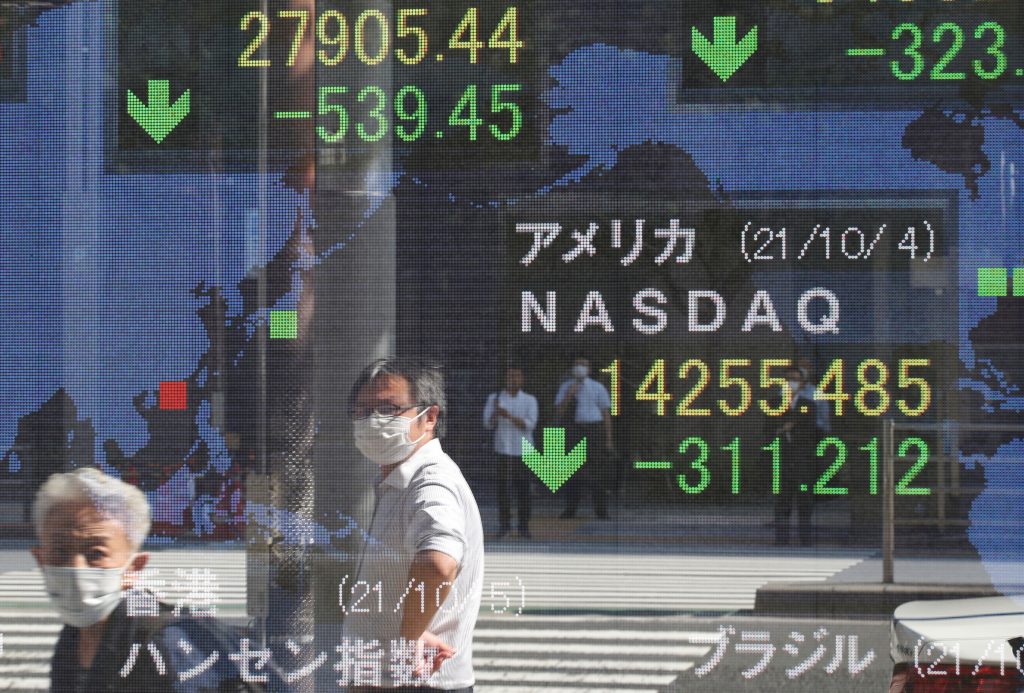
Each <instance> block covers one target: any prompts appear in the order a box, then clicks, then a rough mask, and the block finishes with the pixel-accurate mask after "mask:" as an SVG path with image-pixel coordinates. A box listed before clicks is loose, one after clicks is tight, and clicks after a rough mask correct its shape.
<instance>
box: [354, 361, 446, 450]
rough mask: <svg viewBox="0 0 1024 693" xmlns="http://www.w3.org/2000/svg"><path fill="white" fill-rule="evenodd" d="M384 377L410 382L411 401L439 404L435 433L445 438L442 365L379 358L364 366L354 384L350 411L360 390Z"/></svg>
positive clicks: (426, 404) (427, 404)
mask: <svg viewBox="0 0 1024 693" xmlns="http://www.w3.org/2000/svg"><path fill="white" fill-rule="evenodd" d="M385 376H398V377H400V378H404V379H405V381H406V382H407V383H409V395H410V396H411V397H412V402H410V404H412V403H416V404H423V405H425V406H429V405H437V408H438V410H439V411H438V414H437V425H436V426H435V427H434V435H435V436H436V437H438V438H441V437H443V436H444V432H445V420H446V417H445V414H446V413H447V411H448V399H447V398H446V397H445V394H444V374H443V373H442V372H441V366H440V365H439V364H436V363H430V362H426V361H420V360H418V359H409V358H397V357H391V358H383V359H377V360H376V361H374V362H373V363H371V364H370V365H368V366H367V367H366V368H364V369H363V371H362V373H360V374H359V377H358V378H356V381H355V383H353V384H352V389H351V390H350V391H349V395H348V408H349V410H351V409H352V408H353V407H354V406H355V403H356V397H358V395H359V391H360V390H362V389H363V388H364V387H366V386H367V385H369V384H370V383H372V382H373V381H374V380H376V379H377V378H382V377H385ZM422 410H423V407H421V408H420V411H422Z"/></svg>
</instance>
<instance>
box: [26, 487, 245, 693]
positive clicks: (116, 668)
mask: <svg viewBox="0 0 1024 693" xmlns="http://www.w3.org/2000/svg"><path fill="white" fill-rule="evenodd" d="M32 514H33V521H34V523H35V528H36V534H37V536H38V539H39V545H38V546H36V547H35V548H33V549H32V555H33V556H34V557H35V559H36V562H37V563H38V564H39V567H40V569H41V570H42V572H43V578H44V581H45V583H46V591H47V594H48V595H49V597H50V602H51V604H52V605H53V607H54V609H56V611H57V613H58V614H59V616H60V618H61V620H62V621H63V622H64V623H65V624H66V625H65V627H64V629H63V630H62V631H61V634H60V638H59V640H58V642H57V646H56V648H55V650H54V655H53V660H52V669H51V674H50V686H51V687H50V690H51V691H55V692H56V691H59V692H60V693H82V692H85V691H88V693H98V692H101V691H125V692H128V691H131V692H132V693H139V692H141V691H145V693H160V692H162V691H200V690H219V691H261V690H263V688H262V687H261V686H259V685H257V684H251V683H245V682H243V681H242V677H241V674H240V673H239V671H238V668H237V667H236V666H235V664H234V663H233V661H232V659H231V657H230V656H229V654H230V653H231V652H235V651H237V646H236V645H235V638H234V633H232V632H231V631H230V630H229V629H227V628H226V627H224V626H221V625H219V624H218V623H217V622H216V621H213V620H212V619H199V618H190V617H189V616H188V615H185V616H184V617H181V616H174V615H173V613H172V610H171V607H170V606H168V605H165V604H160V605H159V610H158V611H156V612H155V613H149V612H147V613H146V614H145V615H136V614H132V613H129V611H130V610H129V609H128V608H127V607H128V604H127V600H126V594H127V592H126V590H128V589H129V588H131V586H132V584H133V582H134V581H135V579H136V577H137V576H138V573H139V571H141V570H142V569H143V568H145V566H146V563H147V562H148V560H149V554H147V553H145V552H144V551H142V543H143V541H144V540H145V538H146V535H147V534H148V533H149V525H150V509H149V504H148V503H147V501H146V497H145V496H144V495H143V493H142V492H141V491H140V490H139V489H137V488H135V487H134V486H131V485H130V484H126V483H124V482H123V481H120V480H119V479H115V478H114V477H111V476H108V475H106V474H104V473H103V472H101V471H99V470H98V469H77V470H75V471H73V472H69V473H66V474H54V475H52V476H50V478H49V479H48V480H47V481H46V483H44V484H43V485H42V486H41V487H40V489H39V492H38V494H37V495H36V499H35V503H34V505H33V508H32ZM136 594H144V593H139V592H137V593H136ZM152 600H153V601H152V602H151V603H155V597H153V598H152ZM181 642H186V643H187V644H188V647H187V648H183V647H181V645H180V643H181ZM224 649H229V651H228V652H222V651H221V650H224ZM214 650H217V651H218V652H217V655H218V656H217V657H215V658H214V661H215V662H216V666H211V667H209V668H208V669H206V670H204V671H203V673H202V675H201V676H200V675H195V676H189V677H184V679H183V677H181V676H179V675H178V673H177V672H178V671H185V670H186V669H191V667H192V665H193V664H194V663H197V662H203V661H204V659H206V658H207V657H209V656H211V654H212V652H213V651H214ZM246 678H252V677H249V676H247V677H246Z"/></svg>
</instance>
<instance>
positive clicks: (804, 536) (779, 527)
mask: <svg viewBox="0 0 1024 693" xmlns="http://www.w3.org/2000/svg"><path fill="white" fill-rule="evenodd" d="M786 381H787V382H788V384H789V406H788V407H787V408H786V411H785V412H784V413H783V414H782V418H781V421H780V425H779V427H778V428H777V429H776V430H775V435H776V436H778V438H779V441H780V453H781V455H780V456H781V460H782V469H781V473H780V478H779V495H777V496H776V497H775V543H776V544H788V543H789V525H790V519H789V518H790V515H791V514H792V512H793V506H794V505H795V506H796V510H797V516H798V520H799V527H800V543H801V544H802V545H804V546H808V545H810V544H811V543H812V541H813V536H812V532H813V530H812V527H811V513H812V511H813V509H814V505H813V502H814V498H813V496H812V495H811V494H812V492H813V488H814V482H815V479H816V476H817V475H816V472H815V462H814V461H815V459H816V458H815V450H816V448H817V445H818V427H817V424H816V420H817V403H816V402H815V401H814V395H813V389H812V391H811V394H810V396H808V394H807V390H806V389H805V387H804V386H805V382H804V376H803V372H802V371H801V370H800V369H799V368H798V367H797V366H791V367H790V368H788V369H787V370H786Z"/></svg>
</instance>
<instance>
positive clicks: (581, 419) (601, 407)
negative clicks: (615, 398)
mask: <svg viewBox="0 0 1024 693" xmlns="http://www.w3.org/2000/svg"><path fill="white" fill-rule="evenodd" d="M574 382H576V381H575V379H572V378H570V379H569V380H566V381H565V382H564V383H562V386H561V387H560V388H558V396H556V397H555V406H556V407H557V406H558V405H560V404H561V403H562V400H564V399H565V397H566V395H567V394H568V392H569V388H570V387H572V384H573V383H574ZM611 406H612V398H611V396H610V395H609V394H608V390H607V389H605V386H604V385H602V384H601V383H599V382H597V381H596V380H594V379H593V378H589V377H588V378H584V379H583V384H582V385H580V389H579V390H577V391H576V413H575V415H574V417H573V421H574V422H575V423H578V424H592V423H601V422H602V421H604V414H603V413H602V412H604V411H605V410H607V409H611Z"/></svg>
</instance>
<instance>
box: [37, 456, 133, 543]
mask: <svg viewBox="0 0 1024 693" xmlns="http://www.w3.org/2000/svg"><path fill="white" fill-rule="evenodd" d="M83 502H84V503H88V504H89V505H91V506H92V507H94V508H96V511H97V512H99V513H100V515H103V516H104V517H106V518H107V519H109V520H113V521H114V522H116V523H117V524H119V525H121V527H122V529H124V533H125V534H126V535H127V536H128V541H129V542H130V543H131V545H132V548H133V549H138V548H139V547H141V546H142V542H144V541H145V540H146V536H148V535H149V525H150V512H149V501H147V500H146V496H145V494H144V493H142V491H140V490H139V489H138V488H136V487H134V486H132V485H131V484H127V483H125V482H123V481H121V480H120V479H115V478H114V477H112V476H108V475H107V474H104V473H103V472H101V471H100V470H99V469H94V468H92V467H83V468H81V469H76V470H75V471H73V472H67V473H65V474H51V475H50V478H49V479H47V480H46V483H44V484H43V485H42V486H40V487H39V491H38V492H37V493H36V499H35V502H34V503H33V504H32V521H33V523H34V524H35V526H36V536H37V537H39V540H40V541H42V540H43V523H44V522H45V521H46V518H47V517H48V516H49V514H50V513H51V512H53V511H54V510H56V509H59V508H60V507H61V506H64V505H68V504H72V503H83Z"/></svg>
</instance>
